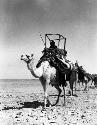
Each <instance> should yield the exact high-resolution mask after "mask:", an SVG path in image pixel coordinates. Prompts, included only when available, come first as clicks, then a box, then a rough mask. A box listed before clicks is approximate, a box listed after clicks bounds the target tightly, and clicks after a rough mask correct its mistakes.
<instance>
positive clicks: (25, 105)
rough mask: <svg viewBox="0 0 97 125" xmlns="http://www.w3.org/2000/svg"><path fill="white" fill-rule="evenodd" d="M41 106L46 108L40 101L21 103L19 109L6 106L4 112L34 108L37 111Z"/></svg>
mask: <svg viewBox="0 0 97 125" xmlns="http://www.w3.org/2000/svg"><path fill="white" fill-rule="evenodd" d="M40 106H42V107H43V106H44V103H43V102H39V101H33V102H24V103H20V105H19V107H18V106H17V107H14V106H12V107H9V106H6V107H4V108H3V109H2V110H10V109H22V108H33V109H36V108H38V107H40Z"/></svg>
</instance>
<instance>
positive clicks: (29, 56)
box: [21, 54, 33, 64]
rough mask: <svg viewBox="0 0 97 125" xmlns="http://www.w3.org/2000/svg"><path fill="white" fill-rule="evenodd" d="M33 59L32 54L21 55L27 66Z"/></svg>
mask: <svg viewBox="0 0 97 125" xmlns="http://www.w3.org/2000/svg"><path fill="white" fill-rule="evenodd" d="M32 59H33V54H31V55H26V54H24V55H21V60H23V61H24V62H26V63H27V64H28V63H30V62H31V60H32Z"/></svg>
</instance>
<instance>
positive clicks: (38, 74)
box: [21, 54, 74, 108]
mask: <svg viewBox="0 0 97 125" xmlns="http://www.w3.org/2000/svg"><path fill="white" fill-rule="evenodd" d="M21 60H24V61H25V62H26V63H27V67H28V69H29V70H30V72H31V74H32V75H33V76H34V77H35V78H39V80H40V81H41V84H42V86H43V90H44V108H46V104H47V101H48V100H47V99H48V95H47V91H46V90H47V85H49V84H51V85H53V86H54V87H55V88H56V89H57V90H58V92H59V94H58V99H57V101H56V103H55V104H57V103H58V101H59V97H60V94H61V91H62V90H61V89H60V86H61V85H62V86H63V90H64V103H65V89H64V86H66V81H65V75H64V74H63V75H62V74H61V76H60V73H59V72H58V70H57V69H56V68H55V67H52V66H51V65H50V64H49V62H48V61H44V62H42V63H41V65H40V67H38V68H36V65H35V64H34V59H33V54H31V55H22V56H21ZM71 72H72V71H70V73H71ZM59 77H61V79H60V78H59ZM72 77H73V74H72V75H71V77H70V82H71V84H72V85H73V83H74V80H73V79H72ZM62 81H64V83H63V84H62ZM60 82H61V83H60ZM72 85H71V86H72ZM71 88H72V87H71ZM72 94H73V90H72Z"/></svg>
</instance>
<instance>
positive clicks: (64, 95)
mask: <svg viewBox="0 0 97 125" xmlns="http://www.w3.org/2000/svg"><path fill="white" fill-rule="evenodd" d="M63 91H64V104H63V105H64V106H65V88H64V86H63Z"/></svg>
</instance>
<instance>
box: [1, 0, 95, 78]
mask: <svg viewBox="0 0 97 125" xmlns="http://www.w3.org/2000/svg"><path fill="white" fill-rule="evenodd" d="M40 33H41V34H42V36H43V39H44V34H45V33H59V34H61V35H63V36H64V37H66V38H67V41H66V50H67V52H68V54H67V58H68V59H69V60H70V61H72V62H75V61H76V60H78V62H79V64H80V65H82V66H83V68H84V69H85V70H86V71H87V72H88V73H97V0H0V78H7V79H24V78H25V79H26V78H28V79H29V78H33V77H32V76H31V73H30V72H29V70H28V69H27V66H26V64H25V63H24V62H23V61H21V60H20V57H21V55H22V54H25V53H27V54H28V53H29V54H30V53H34V55H35V62H37V61H38V60H39V58H40V57H41V55H42V53H41V51H42V50H43V48H44V45H43V42H42V41H41V38H40Z"/></svg>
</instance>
